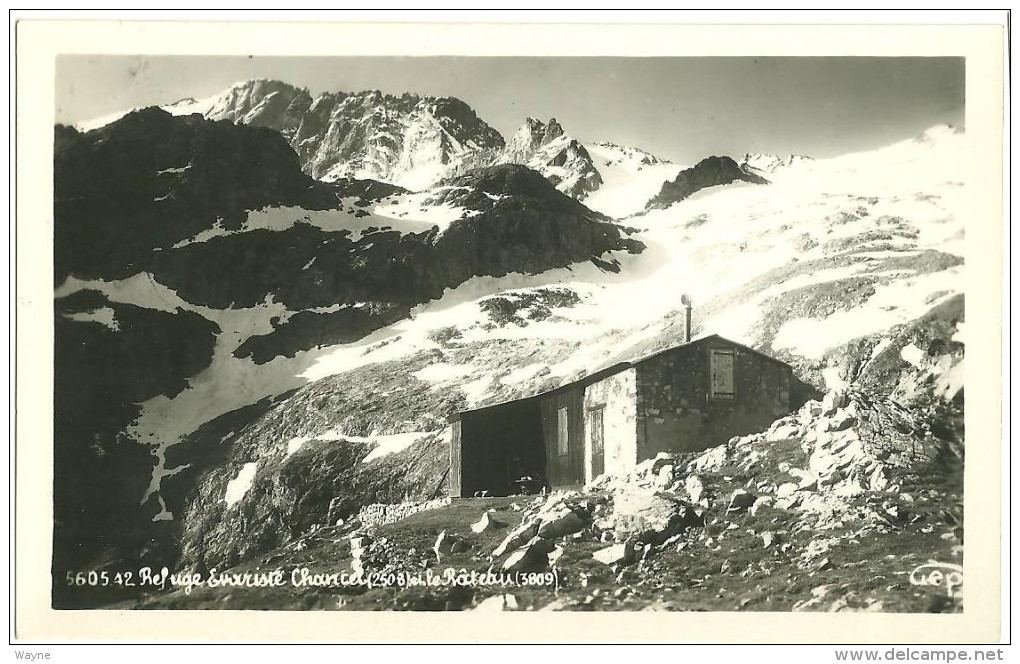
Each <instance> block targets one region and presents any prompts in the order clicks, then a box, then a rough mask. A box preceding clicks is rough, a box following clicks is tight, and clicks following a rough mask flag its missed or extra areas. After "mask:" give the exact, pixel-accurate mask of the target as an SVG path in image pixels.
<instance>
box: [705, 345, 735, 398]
mask: <svg viewBox="0 0 1020 664" xmlns="http://www.w3.org/2000/svg"><path fill="white" fill-rule="evenodd" d="M709 359H710V365H711V381H710V382H711V386H710V387H711V396H712V398H714V399H732V398H733V395H734V393H735V388H734V385H733V351H731V350H714V349H713V350H712V351H711V352H710V354H709Z"/></svg>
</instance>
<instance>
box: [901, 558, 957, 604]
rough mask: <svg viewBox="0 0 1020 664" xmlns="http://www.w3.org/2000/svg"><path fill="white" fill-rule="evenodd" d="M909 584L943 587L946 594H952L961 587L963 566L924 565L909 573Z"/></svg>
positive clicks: (944, 564)
mask: <svg viewBox="0 0 1020 664" xmlns="http://www.w3.org/2000/svg"><path fill="white" fill-rule="evenodd" d="M910 583H912V584H913V585H915V586H934V587H938V586H945V587H946V594H948V595H949V596H950V597H953V594H954V593H955V592H956V591H957V589H958V588H960V586H962V585H963V566H961V565H954V564H953V563H925V564H924V565H918V566H917V567H915V568H914V571H913V572H911V573H910Z"/></svg>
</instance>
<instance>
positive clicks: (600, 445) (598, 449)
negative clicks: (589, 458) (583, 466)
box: [588, 406, 606, 454]
mask: <svg viewBox="0 0 1020 664" xmlns="http://www.w3.org/2000/svg"><path fill="white" fill-rule="evenodd" d="M605 412H606V409H605V406H602V407H599V408H594V409H592V410H590V411H588V422H589V428H590V430H591V450H592V453H593V454H602V451H603V450H604V449H605V438H606V434H605V431H606V428H605V424H604V422H605V419H604V417H603V416H604V415H605Z"/></svg>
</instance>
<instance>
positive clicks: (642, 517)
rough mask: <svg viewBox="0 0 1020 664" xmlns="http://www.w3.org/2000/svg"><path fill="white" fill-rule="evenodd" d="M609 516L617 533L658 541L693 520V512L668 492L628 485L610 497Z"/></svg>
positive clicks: (680, 529) (645, 540)
mask: <svg viewBox="0 0 1020 664" xmlns="http://www.w3.org/2000/svg"><path fill="white" fill-rule="evenodd" d="M612 519H613V528H614V530H616V531H617V533H622V534H624V535H631V536H634V537H636V538H637V539H640V540H641V541H644V542H655V543H659V542H662V541H664V540H666V539H668V538H669V537H670V536H671V535H675V534H676V533H678V532H680V531H682V530H684V529H685V528H687V527H688V526H691V525H694V524H695V523H697V514H696V513H695V512H694V509H693V508H692V506H690V505H688V504H686V503H684V502H683V501H682V500H680V499H678V498H676V497H675V496H673V495H671V494H668V493H663V492H661V491H652V490H642V489H629V490H626V491H622V492H620V493H618V494H616V496H615V497H614V499H613V516H612Z"/></svg>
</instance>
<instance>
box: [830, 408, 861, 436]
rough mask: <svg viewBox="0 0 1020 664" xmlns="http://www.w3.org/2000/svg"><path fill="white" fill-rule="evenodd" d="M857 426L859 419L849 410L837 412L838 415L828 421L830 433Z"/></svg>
mask: <svg viewBox="0 0 1020 664" xmlns="http://www.w3.org/2000/svg"><path fill="white" fill-rule="evenodd" d="M855 424H857V418H856V417H854V416H853V415H851V414H850V413H849V412H848V411H847V410H839V411H836V414H835V415H833V416H832V417H830V418H829V419H828V421H827V428H828V430H829V431H843V430H845V429H849V428H850V427H852V426H853V425H855Z"/></svg>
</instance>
